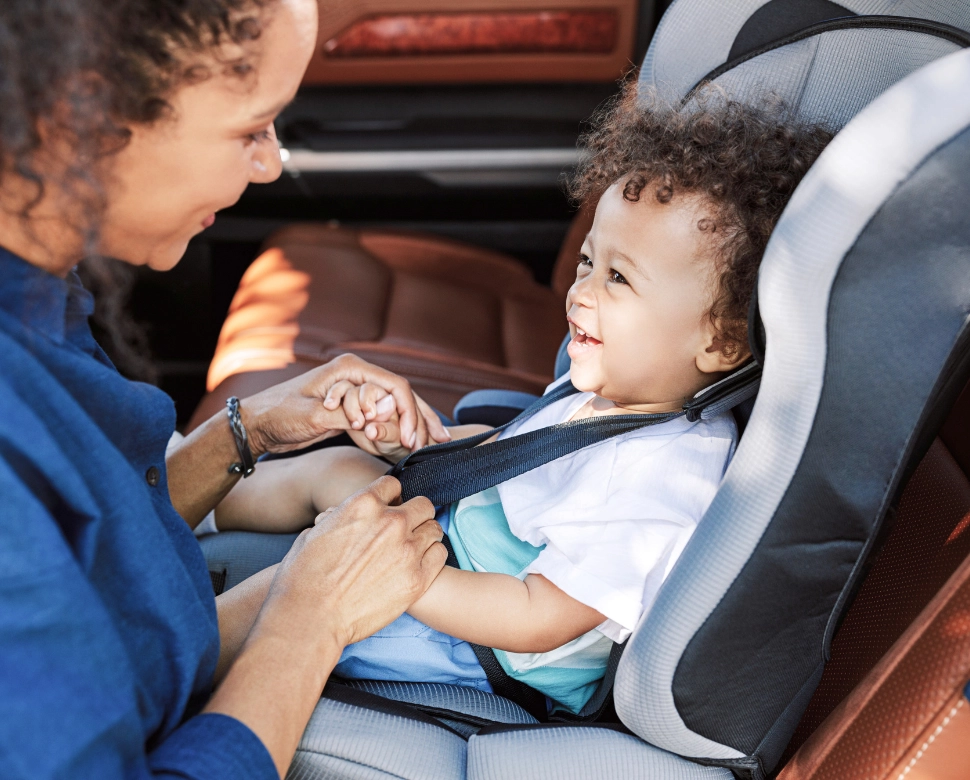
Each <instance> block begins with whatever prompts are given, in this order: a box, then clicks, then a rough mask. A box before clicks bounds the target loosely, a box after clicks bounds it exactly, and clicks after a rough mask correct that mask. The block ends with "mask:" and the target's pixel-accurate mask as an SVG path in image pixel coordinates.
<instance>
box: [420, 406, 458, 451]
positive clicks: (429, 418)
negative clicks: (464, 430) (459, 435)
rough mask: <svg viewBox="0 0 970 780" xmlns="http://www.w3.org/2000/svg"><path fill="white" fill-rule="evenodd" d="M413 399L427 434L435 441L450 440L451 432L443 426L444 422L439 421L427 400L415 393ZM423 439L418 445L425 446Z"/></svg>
mask: <svg viewBox="0 0 970 780" xmlns="http://www.w3.org/2000/svg"><path fill="white" fill-rule="evenodd" d="M414 400H415V401H417V404H418V410H419V411H420V412H421V416H422V417H423V418H424V421H425V423H426V425H427V428H428V434H429V435H430V436H431V438H432V439H434V440H435V441H437V442H446V441H451V434H450V433H448V429H447V428H445V426H444V423H442V422H441V418H440V417H439V416H438V413H437V412H436V411H435V410H434V409H432V408H431V407H430V406H428V404H427V402H426V401H425V400H424V399H423V398H422V397H421V396H419V395H418V394H417V393H415V394H414ZM426 444H427V442H426V441H425V442H424V443H423V444H421V445H420V446H422V447H424V446H426Z"/></svg>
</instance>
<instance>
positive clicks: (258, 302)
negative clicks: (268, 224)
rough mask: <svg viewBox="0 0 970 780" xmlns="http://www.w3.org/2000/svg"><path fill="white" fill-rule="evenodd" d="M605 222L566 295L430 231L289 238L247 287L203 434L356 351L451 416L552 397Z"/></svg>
mask: <svg viewBox="0 0 970 780" xmlns="http://www.w3.org/2000/svg"><path fill="white" fill-rule="evenodd" d="M591 223H592V217H591V215H589V214H588V213H585V212H580V214H579V215H578V216H577V217H576V219H575V220H574V221H573V223H572V225H571V227H570V229H569V232H568V234H567V236H566V239H565V241H564V243H563V246H562V249H561V251H560V254H559V258H558V260H557V263H556V267H555V270H554V272H553V280H552V287H551V289H550V288H549V287H545V286H542V285H540V284H537V283H536V282H535V280H534V279H533V278H532V274H531V273H530V272H529V270H528V269H527V268H526V267H525V266H524V265H523V264H521V263H520V262H519V261H517V260H515V259H514V258H512V257H509V256H507V255H503V254H500V253H498V252H492V251H489V250H486V249H481V248H479V247H474V246H470V245H467V244H462V243H459V242H457V241H451V240H448V239H444V238H440V237H437V236H433V235H426V234H419V233H402V232H390V231H380V230H352V229H348V228H341V227H332V226H327V225H322V224H312V223H311V224H296V225H291V226H288V227H285V228H283V229H282V230H280V231H278V232H277V233H275V234H274V235H272V236H271V237H270V238H269V240H268V241H267V242H266V244H265V246H264V249H263V253H262V254H261V255H260V256H259V258H257V260H256V261H255V262H254V263H253V264H252V265H251V266H250V267H249V269H248V270H247V271H246V274H245V275H244V276H243V278H242V281H241V282H240V285H239V288H238V290H237V291H236V295H235V297H234V298H233V301H232V304H231V306H230V309H229V315H228V317H227V318H226V321H225V323H224V324H223V327H222V332H221V334H220V336H219V342H218V346H217V347H216V352H215V356H214V357H213V359H212V363H211V365H210V367H209V376H208V381H207V388H208V390H209V395H208V396H207V397H206V398H205V399H204V400H203V402H202V404H201V405H200V407H199V409H198V410H197V411H196V414H195V417H194V418H193V421H192V425H191V426H190V427H194V426H195V425H196V424H198V423H199V422H201V421H202V420H204V419H206V418H207V417H208V416H210V415H211V414H213V413H214V412H216V411H218V410H219V409H220V408H221V407H222V404H223V403H224V401H225V399H226V398H227V397H228V396H230V395H238V396H240V397H244V396H245V395H249V394H251V393H254V392H258V391H259V390H262V389H264V388H267V387H270V386H272V385H274V384H276V383H277V382H279V381H282V380H283V379H288V378H290V377H291V376H294V375H296V374H298V373H301V372H302V371H306V370H308V369H310V368H312V367H314V366H316V365H320V364H322V363H325V362H327V361H328V360H330V359H331V358H333V357H335V356H336V355H339V354H341V353H343V352H353V353H356V354H358V355H360V356H361V357H363V358H365V359H367V360H369V361H371V362H372V363H375V364H377V365H380V366H383V367H385V368H388V369H390V370H392V371H394V372H396V373H398V374H401V375H402V376H405V377H407V378H408V379H409V380H410V381H411V382H412V384H413V386H414V387H415V389H416V390H417V391H418V392H419V393H420V394H421V395H422V396H423V397H424V398H425V399H426V400H427V401H428V402H429V403H431V404H432V405H433V406H435V407H437V408H438V409H441V410H442V411H444V412H446V413H450V412H451V410H452V408H453V407H454V405H455V403H457V402H458V400H459V399H460V398H461V397H462V396H463V395H465V394H466V393H468V392H470V391H472V390H476V389H481V388H493V387H494V388H505V389H509V390H521V391H525V392H530V393H541V392H542V389H543V388H544V387H545V386H546V385H547V384H548V383H549V382H551V381H552V379H553V365H554V363H555V358H556V351H557V349H558V347H559V345H560V343H561V342H562V339H563V336H564V335H565V333H566V320H565V310H564V302H565V297H566V291H567V290H568V289H569V285H570V284H571V283H572V280H573V278H574V277H575V258H576V256H577V255H578V253H579V248H580V246H581V244H582V242H583V239H584V237H585V235H586V233H587V232H588V230H589V226H590V224H591Z"/></svg>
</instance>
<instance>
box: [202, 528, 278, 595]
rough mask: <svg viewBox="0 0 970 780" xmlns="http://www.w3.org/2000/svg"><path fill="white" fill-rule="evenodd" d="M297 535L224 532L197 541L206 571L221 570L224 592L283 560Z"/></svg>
mask: <svg viewBox="0 0 970 780" xmlns="http://www.w3.org/2000/svg"><path fill="white" fill-rule="evenodd" d="M296 537H297V534H256V533H249V532H248V531H227V532H225V533H221V534H211V535H209V536H203V537H202V538H201V539H199V546H200V547H201V548H202V554H203V555H204V556H205V560H206V563H207V564H208V565H209V571H220V570H223V569H224V570H225V572H226V585H225V590H229V588H231V587H233V586H235V585H238V584H239V583H240V582H242V581H243V580H244V579H246V578H247V577H251V576H252V575H254V574H255V573H256V572H259V571H262V570H263V569H265V568H267V567H269V566H272V565H273V564H274V563H279V562H280V561H282V560H283V558H284V557H286V553H287V552H289V549H290V547H292V546H293V541H294V540H295V539H296Z"/></svg>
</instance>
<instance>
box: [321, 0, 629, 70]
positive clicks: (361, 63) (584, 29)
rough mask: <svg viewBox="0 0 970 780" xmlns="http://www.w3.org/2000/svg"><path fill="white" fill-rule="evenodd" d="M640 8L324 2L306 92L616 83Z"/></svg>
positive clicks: (412, 0) (508, 1) (579, 2)
mask: <svg viewBox="0 0 970 780" xmlns="http://www.w3.org/2000/svg"><path fill="white" fill-rule="evenodd" d="M638 5H639V4H638V2H637V0H552V2H548V1H547V2H543V1H542V0H474V1H473V2H470V3H462V2H458V0H321V3H320V31H319V36H318V45H317V51H316V53H315V54H314V56H313V59H312V60H311V62H310V67H309V68H308V70H307V74H306V78H305V81H304V83H305V84H310V85H324V84H334V85H337V84H395V83H413V84H431V83H454V82H466V83H487V82H492V83H502V82H506V83H514V82H543V81H546V82H557V81H612V80H615V79H617V78H619V77H620V76H622V75H623V74H624V73H625V72H626V71H627V70H628V69H629V68H630V67H632V65H633V63H632V61H631V57H632V56H633V44H634V38H635V33H636V21H637V18H636V17H637V7H638Z"/></svg>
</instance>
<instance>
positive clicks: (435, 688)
mask: <svg viewBox="0 0 970 780" xmlns="http://www.w3.org/2000/svg"><path fill="white" fill-rule="evenodd" d="M343 684H344V685H346V686H348V687H350V688H358V689H360V690H362V691H367V692H368V693H373V694H376V695H377V696H383V697H384V698H385V699H393V700H394V701H401V702H405V703H407V704H416V705H424V706H427V707H435V708H438V709H442V710H450V711H452V712H460V713H464V714H465V715H470V716H472V717H475V718H482V719H483V720H490V721H495V722H496V723H520V724H527V723H536V722H537V721H536V719H535V718H533V717H532V716H531V715H530V714H529V713H528V712H526V711H525V710H524V709H522V708H521V707H520V706H519V705H518V704H514V703H513V702H511V701H509V700H508V699H503V698H502V697H501V696H496V695H495V694H492V693H485V692H483V691H480V690H478V689H477V688H467V687H464V686H460V685H445V684H443V683H408V682H388V681H384V680H347V681H344V682H343Z"/></svg>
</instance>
